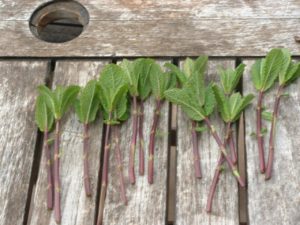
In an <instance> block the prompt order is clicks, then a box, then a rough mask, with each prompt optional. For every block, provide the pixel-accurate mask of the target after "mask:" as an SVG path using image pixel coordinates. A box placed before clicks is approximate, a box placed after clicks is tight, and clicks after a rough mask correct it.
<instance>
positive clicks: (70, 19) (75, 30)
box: [29, 0, 89, 43]
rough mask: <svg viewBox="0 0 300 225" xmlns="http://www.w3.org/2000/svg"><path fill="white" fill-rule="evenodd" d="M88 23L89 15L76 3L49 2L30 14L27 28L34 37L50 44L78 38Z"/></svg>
mask: <svg viewBox="0 0 300 225" xmlns="http://www.w3.org/2000/svg"><path fill="white" fill-rule="evenodd" d="M88 23H89V13H88V11H87V10H86V8H85V7H84V6H83V5H81V4H80V3H78V2H76V1H73V0H72V1H69V0H64V1H51V2H48V3H46V4H43V5H41V6H40V7H38V8H37V9H36V10H35V11H34V12H33V14H32V16H31V18H30V21H29V27H30V30H31V32H32V33H33V35H34V36H35V37H37V38H38V39H40V40H43V41H46V42H52V43H63V42H67V41H71V40H73V39H75V38H76V37H78V36H79V35H80V34H81V33H82V32H83V31H84V29H85V28H86V27H87V25H88Z"/></svg>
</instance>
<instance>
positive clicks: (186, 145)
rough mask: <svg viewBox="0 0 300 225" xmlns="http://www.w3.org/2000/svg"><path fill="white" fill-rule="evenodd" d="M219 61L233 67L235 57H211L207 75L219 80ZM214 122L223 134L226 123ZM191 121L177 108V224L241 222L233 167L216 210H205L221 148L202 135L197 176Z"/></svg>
mask: <svg viewBox="0 0 300 225" xmlns="http://www.w3.org/2000/svg"><path fill="white" fill-rule="evenodd" d="M218 65H222V66H226V67H234V65H235V63H234V60H210V61H209V68H208V77H209V78H210V79H211V80H218V76H217V75H216V69H217V66H218ZM213 122H214V125H215V127H216V129H217V131H218V133H219V134H220V135H222V136H223V135H224V132H225V131H224V124H223V122H222V121H221V120H220V119H219V118H218V117H217V116H214V118H213ZM190 127H191V123H190V120H189V119H188V118H187V116H186V115H185V114H184V112H182V110H181V109H179V110H178V131H177V132H178V136H177V143H178V147H177V148H178V150H177V152H178V153H177V187H176V192H177V194H176V196H177V200H176V219H175V223H176V224H178V225H185V224H186V225H193V224H212V225H216V224H226V225H228V224H233V225H237V224H239V217H238V194H237V191H238V188H237V183H236V181H235V179H234V177H233V176H232V174H231V171H230V170H229V169H228V168H227V167H226V171H224V172H223V173H222V174H221V177H220V181H219V184H218V187H217V190H216V195H215V198H214V202H213V211H212V213H211V214H207V213H206V211H205V207H206V202H207V197H208V193H209V187H210V185H211V181H212V178H213V175H214V171H215V168H216V165H217V161H218V158H219V154H220V151H219V149H218V147H217V144H216V143H215V140H214V139H213V137H212V136H211V135H210V133H208V132H204V133H201V135H199V151H200V158H201V169H202V173H203V178H202V179H201V180H199V179H196V178H195V175H194V167H193V162H194V161H193V160H194V158H193V154H192V143H191V136H190Z"/></svg>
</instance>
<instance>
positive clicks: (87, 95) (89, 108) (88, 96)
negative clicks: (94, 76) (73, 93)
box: [75, 80, 100, 124]
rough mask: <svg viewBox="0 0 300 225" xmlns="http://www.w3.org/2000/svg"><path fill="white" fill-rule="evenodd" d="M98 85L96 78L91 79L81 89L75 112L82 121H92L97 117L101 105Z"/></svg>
mask: <svg viewBox="0 0 300 225" xmlns="http://www.w3.org/2000/svg"><path fill="white" fill-rule="evenodd" d="M97 94H98V85H97V81H96V80H91V81H89V82H88V83H87V84H86V86H85V87H84V88H83V89H82V90H81V93H80V96H79V98H78V100H77V101H76V103H75V112H76V114H77V116H78V118H79V121H80V122H82V123H86V124H87V123H90V122H93V121H94V120H95V119H96V114H97V112H98V109H99V106H100V100H99V98H98V96H97Z"/></svg>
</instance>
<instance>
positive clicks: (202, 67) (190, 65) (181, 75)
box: [165, 56, 208, 85]
mask: <svg viewBox="0 0 300 225" xmlns="http://www.w3.org/2000/svg"><path fill="white" fill-rule="evenodd" d="M207 61H208V57H207V56H199V57H198V58H197V59H196V60H192V59H191V58H187V59H186V60H185V61H184V63H183V70H182V71H181V70H180V69H179V68H178V67H177V66H175V65H174V64H171V63H166V64H165V67H166V68H168V69H170V71H171V72H172V73H173V74H174V75H175V76H176V77H177V79H178V80H179V82H180V84H181V85H184V84H185V83H186V82H187V81H188V79H189V78H190V77H191V76H192V75H194V74H198V75H199V76H200V77H201V76H204V72H205V71H206V68H207Z"/></svg>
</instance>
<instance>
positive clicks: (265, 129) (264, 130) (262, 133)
mask: <svg viewBox="0 0 300 225" xmlns="http://www.w3.org/2000/svg"><path fill="white" fill-rule="evenodd" d="M260 133H261V135H263V136H264V135H266V134H267V133H268V129H267V128H266V127H263V128H262V129H261V132H260Z"/></svg>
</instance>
